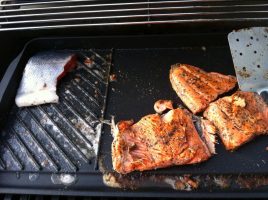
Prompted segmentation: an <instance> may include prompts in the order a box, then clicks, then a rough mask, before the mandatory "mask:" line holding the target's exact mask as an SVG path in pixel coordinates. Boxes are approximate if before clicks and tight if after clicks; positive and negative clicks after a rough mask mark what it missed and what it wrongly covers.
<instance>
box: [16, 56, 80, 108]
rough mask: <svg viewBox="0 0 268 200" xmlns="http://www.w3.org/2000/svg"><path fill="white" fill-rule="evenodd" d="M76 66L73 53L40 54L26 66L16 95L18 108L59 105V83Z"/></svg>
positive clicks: (32, 58)
mask: <svg viewBox="0 0 268 200" xmlns="http://www.w3.org/2000/svg"><path fill="white" fill-rule="evenodd" d="M75 66H76V56H75V55H74V54H73V53H69V52H61V51H46V52H40V53H37V54H36V55H34V56H33V57H31V58H30V59H29V61H28V63H27V64H26V67H25V69H24V72H23V76H22V80H21V83H20V86H19V89H18V92H17V95H16V99H15V101H16V105H17V106H18V107H24V106H33V105H39V104H45V103H57V102H58V101H59V97H58V95H57V94H56V89H57V88H56V86H57V81H58V80H59V79H61V78H62V77H63V76H64V75H65V74H66V73H67V72H68V71H70V70H71V69H73V68H74V67H75Z"/></svg>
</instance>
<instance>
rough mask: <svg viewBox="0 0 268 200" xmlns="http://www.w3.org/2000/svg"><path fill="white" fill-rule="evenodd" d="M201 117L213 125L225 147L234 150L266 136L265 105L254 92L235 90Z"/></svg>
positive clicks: (266, 114)
mask: <svg viewBox="0 0 268 200" xmlns="http://www.w3.org/2000/svg"><path fill="white" fill-rule="evenodd" d="M204 117H206V118H207V119H208V120H210V121H211V122H213V123H214V125H215V126H216V127H217V129H218V131H217V133H218V134H219V136H220V138H221V140H222V142H223V144H224V145H225V148H226V149H227V150H234V149H236V148H238V147H240V146H241V145H243V144H245V143H247V142H249V141H250V140H252V139H253V138H254V137H255V136H257V135H261V134H267V133H268V126H267V124H268V106H267V105H266V103H265V102H264V101H263V99H262V98H261V96H260V95H258V94H257V93H254V92H242V91H238V92H236V93H234V94H233V95H232V96H226V97H223V98H221V99H218V100H217V101H215V102H213V103H211V104H210V105H209V107H208V108H207V110H206V111H205V112H204Z"/></svg>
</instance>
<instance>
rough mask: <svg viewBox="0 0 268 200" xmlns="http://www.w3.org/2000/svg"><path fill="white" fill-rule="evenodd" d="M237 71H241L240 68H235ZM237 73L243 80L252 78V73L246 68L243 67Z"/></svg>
mask: <svg viewBox="0 0 268 200" xmlns="http://www.w3.org/2000/svg"><path fill="white" fill-rule="evenodd" d="M235 68H236V69H239V67H235ZM237 73H238V74H239V76H241V77H242V78H249V77H250V76H251V74H250V72H248V71H247V68H246V67H242V70H238V71H237Z"/></svg>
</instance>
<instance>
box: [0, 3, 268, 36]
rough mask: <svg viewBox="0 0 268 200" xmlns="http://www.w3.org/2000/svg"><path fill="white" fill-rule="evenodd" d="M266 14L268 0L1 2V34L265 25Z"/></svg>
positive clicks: (267, 17)
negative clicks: (158, 26)
mask: <svg viewBox="0 0 268 200" xmlns="http://www.w3.org/2000/svg"><path fill="white" fill-rule="evenodd" d="M267 10H268V3H267V1H265V0H256V1H250V0H245V1H240V0H235V1H232V0H169V1H163V0H148V1H144V0H136V1H133V2H129V1H126V0H120V1H116V2H115V1H111V0H98V1H97V0H55V1H31V0H23V1H14V0H2V1H1V5H0V26H1V28H0V31H7V30H26V29H51V28H53V29H54V28H67V27H97V26H99V27H100V26H115V25H116V26H118V25H121V26H122V25H153V24H182V23H183V24H186V23H187V24H198V23H219V22H224V23H231V22H232V23H237V22H242V21H247V22H257V21H258V23H260V22H264V23H265V22H266V21H267V19H268V11H267ZM266 23H267V22H266Z"/></svg>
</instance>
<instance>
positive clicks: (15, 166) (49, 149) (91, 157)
mask: <svg viewBox="0 0 268 200" xmlns="http://www.w3.org/2000/svg"><path fill="white" fill-rule="evenodd" d="M79 55H80V56H79V57H80V59H79V60H80V61H81V62H79V64H78V68H77V69H75V70H74V71H72V72H70V73H68V74H67V75H66V77H64V78H63V79H62V80H61V81H60V82H59V84H58V89H57V93H58V95H59V97H60V101H59V103H58V104H45V105H40V106H34V107H28V108H27V107H26V108H17V107H16V106H14V107H13V109H12V111H11V113H10V116H9V119H8V124H7V126H6V127H5V128H4V130H2V133H1V134H0V135H1V136H0V137H1V139H0V141H2V143H1V144H0V170H9V171H30V172H31V171H39V170H42V171H51V172H58V171H59V172H76V171H77V170H80V171H83V170H86V171H88V170H94V167H95V165H96V162H97V157H98V148H99V140H100V135H101V128H102V121H101V120H102V118H103V114H104V109H105V101H106V95H107V87H108V77H109V70H110V65H111V51H110V50H99V51H93V50H90V51H81V52H80V53H79ZM85 58H86V59H85ZM84 60H87V61H90V63H84ZM89 165H90V167H89Z"/></svg>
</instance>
